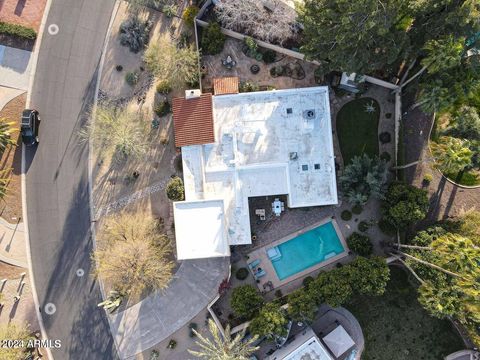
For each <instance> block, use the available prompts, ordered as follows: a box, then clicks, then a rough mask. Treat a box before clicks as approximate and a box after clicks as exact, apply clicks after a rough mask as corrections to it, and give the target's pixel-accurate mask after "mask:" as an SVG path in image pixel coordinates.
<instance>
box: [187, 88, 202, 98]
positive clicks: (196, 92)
mask: <svg viewBox="0 0 480 360" xmlns="http://www.w3.org/2000/svg"><path fill="white" fill-rule="evenodd" d="M200 95H202V91H201V90H200V89H193V90H185V99H186V100H189V99H196V98H199V97H200Z"/></svg>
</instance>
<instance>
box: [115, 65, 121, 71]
mask: <svg viewBox="0 0 480 360" xmlns="http://www.w3.org/2000/svg"><path fill="white" fill-rule="evenodd" d="M115 70H117V71H118V72H120V71H122V70H123V66H122V65H117V66H115Z"/></svg>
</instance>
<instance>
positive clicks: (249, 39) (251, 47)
mask: <svg viewBox="0 0 480 360" xmlns="http://www.w3.org/2000/svg"><path fill="white" fill-rule="evenodd" d="M243 41H244V42H245V45H247V47H248V50H250V51H251V52H252V53H256V52H257V50H258V44H257V43H256V42H255V40H253V38H252V37H250V36H245V39H243Z"/></svg>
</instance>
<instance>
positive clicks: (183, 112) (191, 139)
mask: <svg viewBox="0 0 480 360" xmlns="http://www.w3.org/2000/svg"><path fill="white" fill-rule="evenodd" d="M173 126H174V130H175V146H177V147H181V146H188V145H201V144H209V143H213V142H215V135H214V130H213V111H212V94H202V95H200V97H197V98H192V99H188V100H187V99H185V98H174V99H173Z"/></svg>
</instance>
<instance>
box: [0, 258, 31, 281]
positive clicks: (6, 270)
mask: <svg viewBox="0 0 480 360" xmlns="http://www.w3.org/2000/svg"><path fill="white" fill-rule="evenodd" d="M23 272H25V269H24V268H21V267H17V266H12V265H9V264H7V263H4V262H2V261H0V277H1V278H2V279H9V280H12V279H18V278H20V277H21V276H22V275H21V274H22V273H23Z"/></svg>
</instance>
